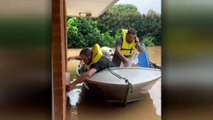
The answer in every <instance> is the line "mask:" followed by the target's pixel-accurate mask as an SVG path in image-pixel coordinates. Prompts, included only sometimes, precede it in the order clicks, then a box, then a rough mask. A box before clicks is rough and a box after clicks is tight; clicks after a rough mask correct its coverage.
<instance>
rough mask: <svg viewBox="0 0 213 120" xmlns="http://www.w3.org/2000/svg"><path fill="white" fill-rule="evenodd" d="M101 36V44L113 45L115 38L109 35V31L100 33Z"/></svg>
mask: <svg viewBox="0 0 213 120" xmlns="http://www.w3.org/2000/svg"><path fill="white" fill-rule="evenodd" d="M101 37H102V39H103V40H102V41H103V42H102V46H108V47H114V46H115V39H114V38H113V37H112V36H110V34H109V32H105V33H102V34H101Z"/></svg>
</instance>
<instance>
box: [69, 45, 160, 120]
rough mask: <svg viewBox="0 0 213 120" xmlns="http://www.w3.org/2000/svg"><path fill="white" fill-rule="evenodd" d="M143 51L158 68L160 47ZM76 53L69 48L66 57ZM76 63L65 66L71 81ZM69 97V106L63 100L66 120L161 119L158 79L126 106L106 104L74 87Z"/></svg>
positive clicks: (76, 50) (76, 53) (78, 50)
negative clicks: (137, 98) (150, 87)
mask: <svg viewBox="0 0 213 120" xmlns="http://www.w3.org/2000/svg"><path fill="white" fill-rule="evenodd" d="M146 49H147V52H148V54H149V59H150V60H151V61H152V62H154V63H157V64H158V65H161V47H160V46H156V47H147V48H146ZM80 50H81V49H69V50H68V56H75V55H78V54H79V52H80ZM77 64H78V61H75V60H73V61H70V62H69V63H68V64H67V65H68V72H70V73H71V76H70V77H71V79H73V78H75V69H76V66H77ZM70 94H72V95H71V96H75V98H76V97H77V99H76V100H77V101H75V102H74V103H73V101H71V102H72V106H71V105H70V104H71V103H70V101H67V110H66V120H161V80H158V81H157V82H156V83H155V85H154V86H153V87H152V89H150V91H149V94H146V95H145V97H144V98H143V99H142V100H140V101H136V102H132V103H128V104H127V105H126V106H122V105H119V104H112V103H107V102H105V101H104V100H102V99H99V98H98V97H97V96H95V95H92V94H90V93H87V92H86V91H84V90H81V89H80V88H76V89H75V90H73V92H71V93H70ZM79 94H81V96H80V97H79ZM75 104H76V105H75Z"/></svg>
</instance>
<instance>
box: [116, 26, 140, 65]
mask: <svg viewBox="0 0 213 120" xmlns="http://www.w3.org/2000/svg"><path fill="white" fill-rule="evenodd" d="M135 49H137V50H138V52H143V48H142V46H141V44H140V41H139V38H138V37H137V31H136V30H135V29H133V28H129V29H128V30H127V29H122V37H121V38H119V39H118V40H117V42H116V44H115V53H114V56H113V59H112V62H113V64H114V65H115V66H116V67H119V66H120V65H121V62H123V64H124V66H129V64H130V62H131V60H130V59H129V58H131V57H132V56H133V54H134V51H135Z"/></svg>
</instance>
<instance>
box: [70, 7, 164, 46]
mask: <svg viewBox="0 0 213 120" xmlns="http://www.w3.org/2000/svg"><path fill="white" fill-rule="evenodd" d="M130 27H132V28H135V29H136V30H137V36H138V37H139V38H141V39H140V40H141V41H143V42H144V43H145V44H146V45H147V46H153V45H161V15H160V14H158V13H156V12H155V11H153V10H150V11H149V12H148V13H147V14H140V12H139V11H138V10H137V8H136V7H135V6H134V5H131V4H118V5H114V6H113V7H111V8H109V9H108V10H107V11H106V12H105V13H104V14H102V15H101V16H100V17H99V18H97V19H91V18H75V17H68V18H67V34H68V47H69V48H82V47H91V46H93V45H94V44H95V43H98V44H99V45H100V46H109V47H114V43H115V40H117V39H118V38H119V37H121V33H120V30H121V29H123V28H126V29H128V28H130Z"/></svg>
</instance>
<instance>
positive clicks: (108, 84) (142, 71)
mask: <svg viewBox="0 0 213 120" xmlns="http://www.w3.org/2000/svg"><path fill="white" fill-rule="evenodd" d="M160 78H161V72H160V70H159V69H153V68H142V67H129V68H119V67H115V68H110V69H106V70H103V71H101V72H98V73H96V74H94V75H93V76H92V77H90V78H89V79H88V80H86V82H85V85H86V86H87V87H86V88H88V89H89V91H91V92H93V93H95V94H97V95H98V96H100V97H102V98H103V99H105V100H106V101H108V102H115V103H129V102H133V101H137V100H141V99H143V97H144V95H146V94H147V93H148V91H149V90H150V89H151V87H152V86H153V85H154V84H155V82H156V81H157V80H159V79H160Z"/></svg>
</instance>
